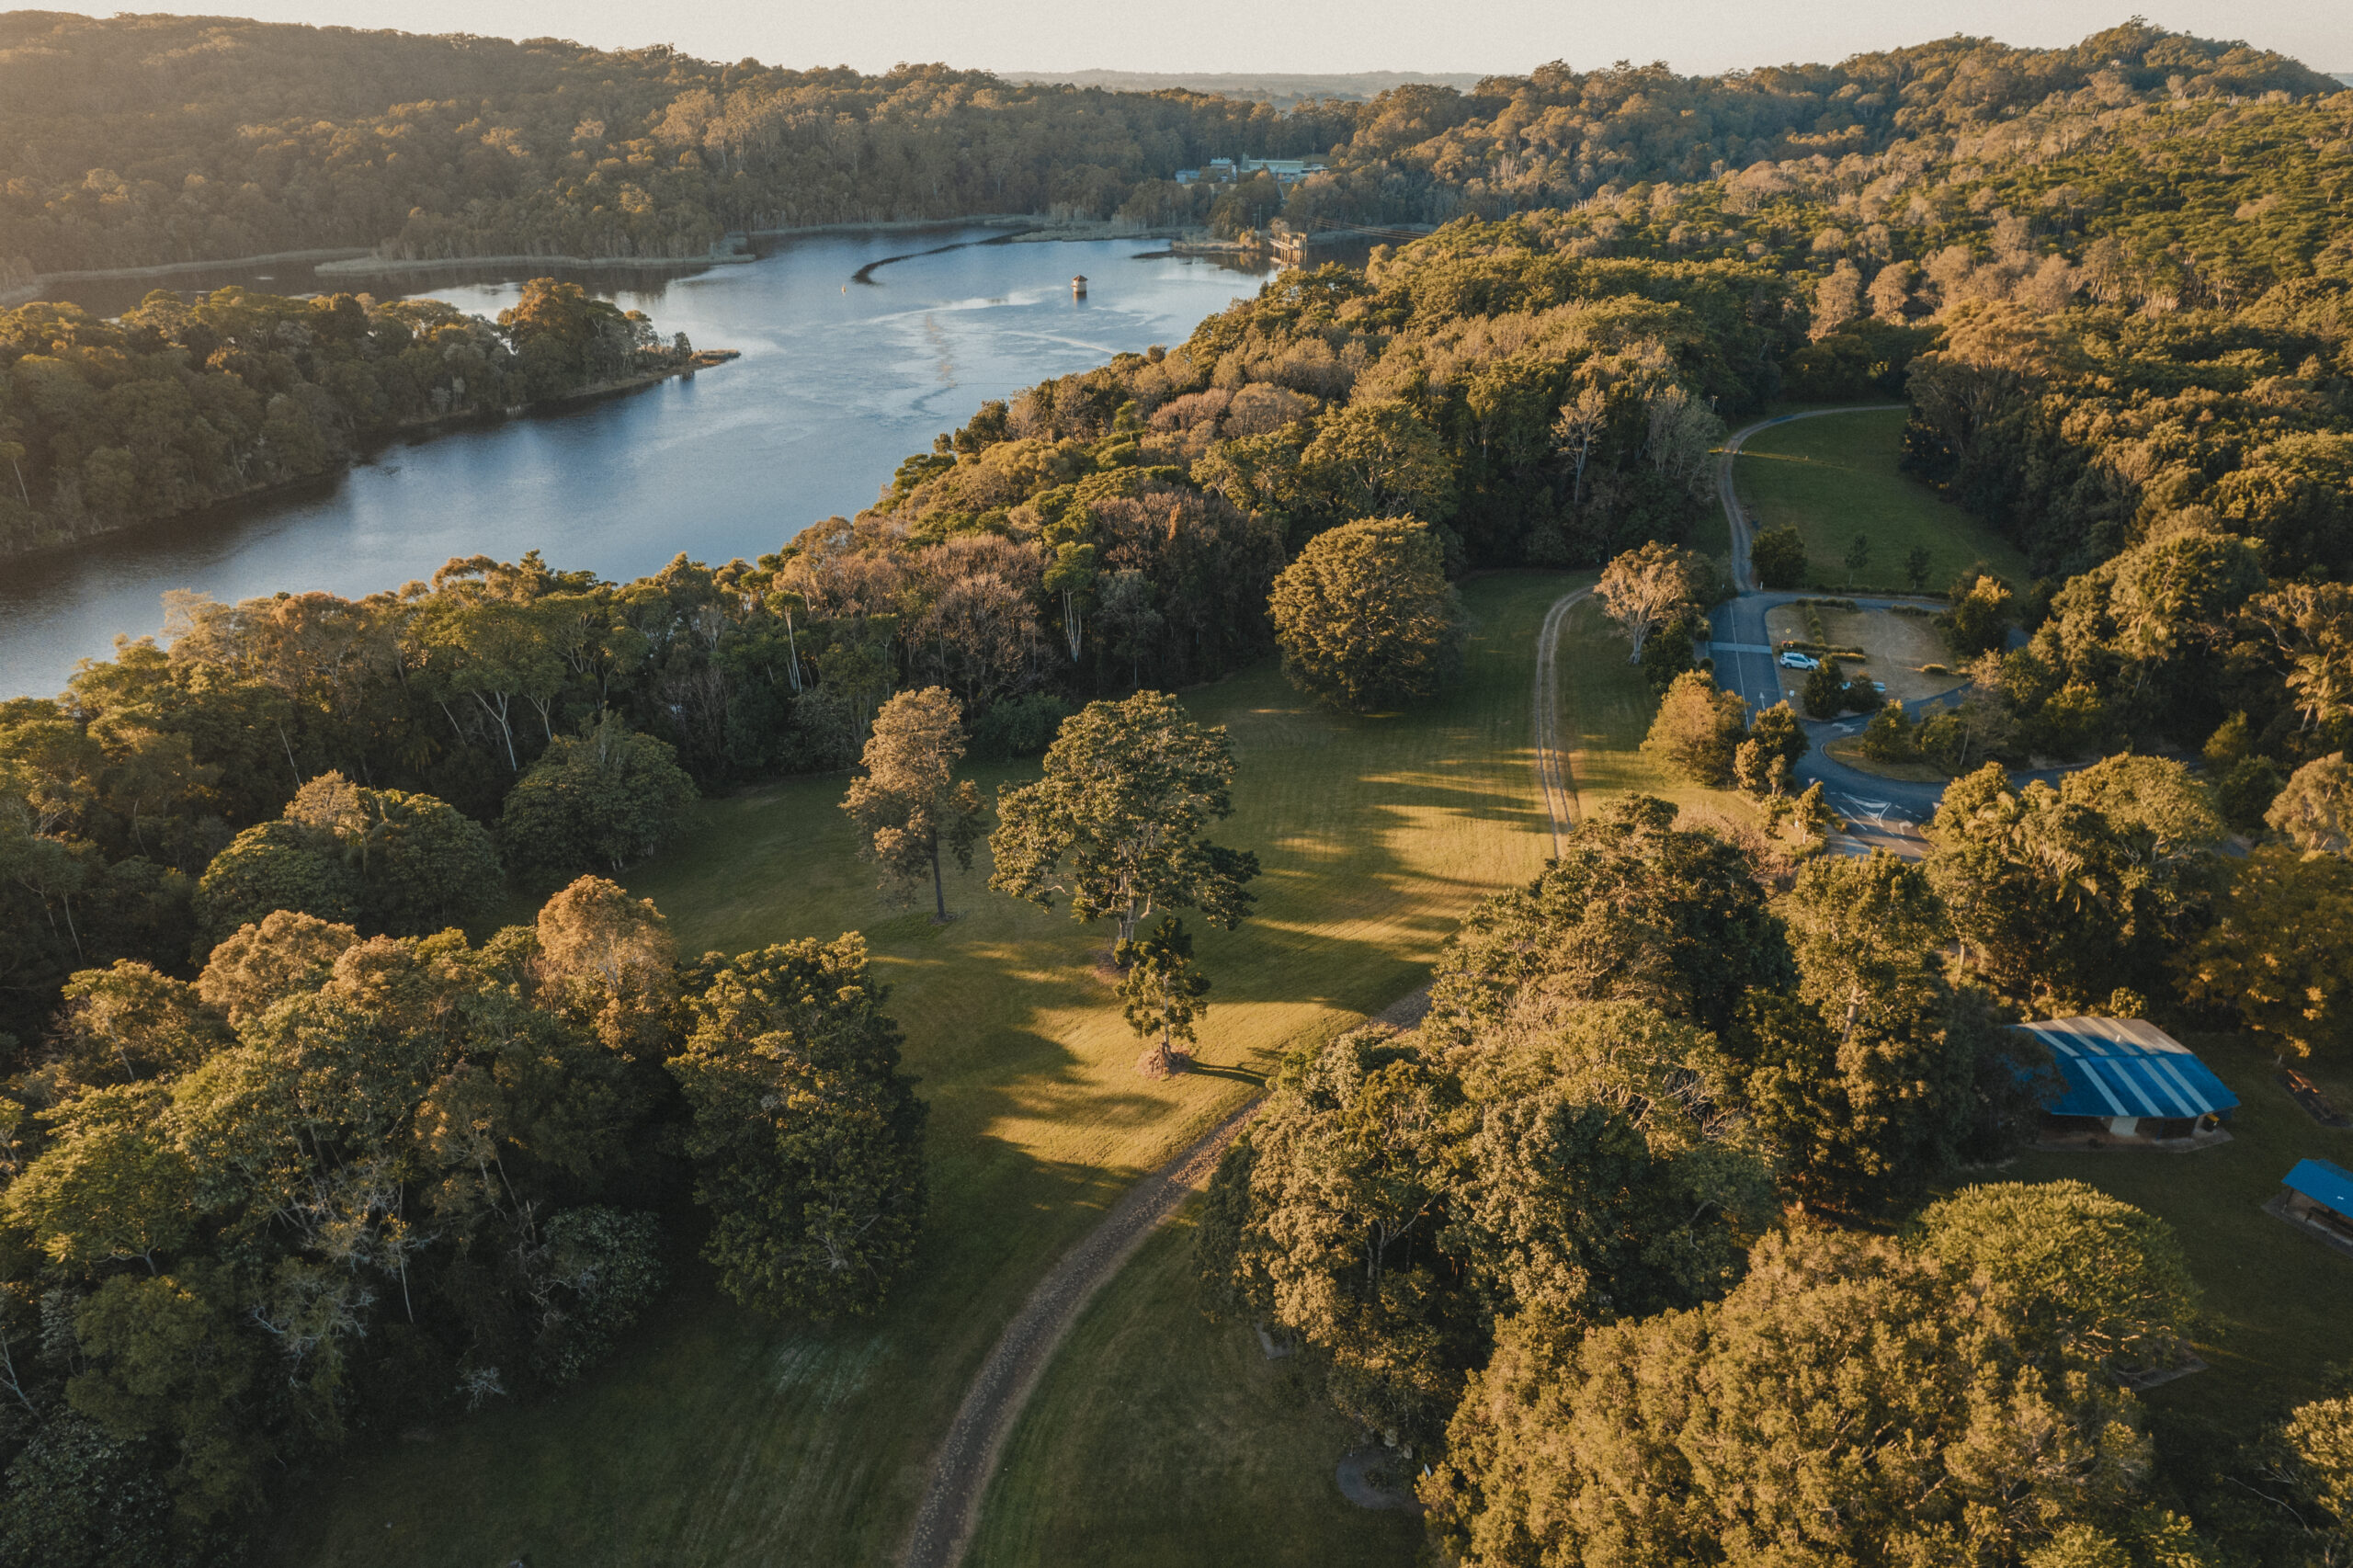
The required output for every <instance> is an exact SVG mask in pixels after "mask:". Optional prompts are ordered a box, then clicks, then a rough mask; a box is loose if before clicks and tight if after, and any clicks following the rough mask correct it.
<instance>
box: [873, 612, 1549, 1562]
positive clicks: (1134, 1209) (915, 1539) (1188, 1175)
mask: <svg viewBox="0 0 2353 1568" xmlns="http://www.w3.org/2000/svg"><path fill="white" fill-rule="evenodd" d="M1587 591H1588V590H1586V589H1582V588H1581V589H1579V590H1578V591H1577V592H1575V593H1573V594H1568V595H1564V596H1563V597H1561V598H1560V599H1558V600H1556V601H1555V602H1554V603H1553V605H1552V609H1551V610H1550V611H1549V612H1547V614H1546V615H1545V617H1544V624H1543V628H1542V630H1541V631H1540V632H1539V633H1538V634H1537V639H1536V696H1535V704H1536V711H1535V720H1536V729H1535V744H1536V777H1537V784H1538V787H1539V789H1540V792H1541V793H1542V795H1543V799H1544V808H1545V812H1546V814H1547V816H1549V817H1550V819H1551V821H1552V841H1553V844H1554V846H1556V847H1557V846H1559V844H1560V841H1561V838H1562V835H1564V834H1565V833H1566V832H1567V831H1568V829H1569V828H1570V826H1571V825H1572V824H1574V821H1575V811H1576V797H1575V794H1574V790H1573V789H1572V787H1571V784H1570V779H1569V770H1568V762H1567V758H1566V756H1564V755H1563V753H1562V751H1561V746H1560V691H1559V677H1558V674H1557V665H1558V664H1559V657H1558V655H1559V650H1560V640H1561V622H1562V620H1563V618H1565V617H1566V616H1567V614H1568V612H1569V608H1570V607H1571V606H1573V605H1574V604H1575V603H1576V602H1577V600H1579V599H1581V598H1583V597H1585V595H1586V592H1587ZM1428 1007H1429V990H1428V987H1427V986H1425V987H1423V988H1422V989H1421V990H1419V991H1416V992H1415V993H1414V994H1411V995H1409V996H1404V997H1401V998H1399V999H1398V1001H1397V1002H1396V1003H1395V1004H1394V1005H1393V1006H1391V1007H1390V1008H1389V1009H1388V1010H1387V1011H1386V1012H1384V1013H1382V1014H1381V1021H1382V1022H1384V1023H1392V1024H1395V1025H1397V1026H1398V1027H1400V1028H1412V1027H1413V1026H1414V1025H1415V1024H1417V1023H1419V1022H1420V1021H1421V1017H1422V1015H1423V1014H1424V1013H1425V1012H1427V1010H1428ZM1257 1108H1258V1102H1257V1101H1256V1100H1255V1099H1254V1100H1252V1101H1251V1102H1249V1103H1248V1104H1247V1105H1245V1106H1243V1107H1242V1108H1240V1109H1239V1110H1236V1111H1235V1112H1234V1113H1233V1115H1231V1116H1229V1117H1227V1118H1226V1119H1224V1120H1222V1121H1221V1122H1219V1123H1218V1124H1217V1125H1216V1126H1215V1127H1213V1128H1211V1129H1210V1131H1208V1132H1206V1133H1204V1134H1202V1136H1201V1137H1200V1138H1199V1139H1198V1140H1196V1141H1195V1142H1193V1143H1192V1144H1191V1146H1189V1147H1188V1148H1187V1149H1186V1150H1184V1152H1182V1153H1179V1154H1177V1155H1176V1158H1175V1159H1172V1160H1170V1161H1169V1162H1168V1163H1167V1164H1166V1165H1162V1166H1161V1167H1160V1168H1159V1169H1157V1170H1155V1171H1154V1172H1153V1173H1152V1174H1151V1175H1150V1176H1146V1177H1144V1178H1143V1179H1142V1181H1140V1182H1138V1183H1136V1185H1135V1186H1133V1187H1130V1188H1129V1189H1128V1191H1127V1193H1126V1194H1125V1195H1124V1196H1123V1197H1121V1198H1120V1201H1119V1202H1118V1203H1116V1204H1114V1205H1113V1206H1112V1209H1111V1211H1110V1212H1109V1213H1108V1214H1107V1215H1105V1216H1104V1217H1103V1221H1102V1223H1100V1224H1098V1225H1097V1226H1096V1227H1095V1229H1094V1230H1092V1231H1090V1232H1088V1233H1086V1238H1085V1239H1084V1240H1082V1241H1081V1242H1079V1244H1077V1245H1076V1246H1074V1247H1073V1248H1071V1249H1070V1251H1068V1252H1066V1253H1064V1254H1063V1256H1062V1257H1061V1258H1060V1260H1058V1261H1057V1262H1056V1263H1055V1265H1054V1267H1052V1268H1051V1269H1050V1270H1049V1271H1048V1272H1047V1274H1046V1277H1045V1278H1043V1279H1041V1280H1040V1281H1039V1282H1038V1288H1037V1289H1036V1290H1032V1291H1031V1292H1030V1293H1029V1300H1028V1301H1024V1302H1023V1303H1022V1304H1021V1310H1020V1311H1019V1312H1017V1313H1015V1314H1014V1317H1013V1321H1012V1322H1011V1323H1009V1324H1006V1327H1005V1333H1004V1334H1003V1335H999V1336H998V1338H997V1342H996V1344H995V1346H994V1347H993V1348H992V1349H991V1350H990V1351H989V1354H988V1359H987V1360H985V1361H983V1362H982V1363H981V1369H980V1372H979V1373H978V1374H977V1375H976V1376H975V1377H974V1378H973V1379H972V1387H971V1388H969V1389H967V1390H966V1391H965V1392H964V1403H962V1404H961V1405H960V1406H958V1407H957V1411H956V1418H955V1419H954V1420H953V1421H951V1422H949V1426H948V1436H947V1437H946V1439H945V1440H943V1441H942V1442H941V1444H940V1445H939V1450H938V1453H936V1454H935V1455H933V1457H932V1463H931V1476H930V1479H929V1481H928V1482H927V1483H926V1484H925V1487H924V1494H923V1502H922V1503H921V1505H920V1506H918V1507H917V1508H916V1510H915V1529H914V1531H913V1533H912V1534H911V1535H910V1536H909V1537H908V1540H907V1549H906V1551H905V1553H904V1555H903V1556H902V1557H901V1559H900V1562H901V1563H902V1564H903V1565H904V1568H957V1564H959V1563H961V1562H962V1561H963V1559H964V1553H965V1551H966V1550H967V1549H968V1548H969V1547H970V1546H971V1545H972V1531H973V1528H974V1527H975V1526H976V1525H978V1524H979V1522H980V1516H981V1500H982V1498H983V1496H984V1495H985V1494H986V1493H987V1491H988V1485H989V1481H990V1479H991V1478H992V1477H994V1476H995V1474H996V1469H997V1465H998V1464H999V1462H1000V1461H1002V1460H1003V1459H1004V1458H1005V1448H1006V1442H1007V1441H1008V1440H1009V1439H1010V1438H1011V1437H1012V1436H1013V1428H1014V1426H1015V1424H1016V1423H1017V1422H1018V1421H1019V1420H1020V1418H1021V1411H1022V1407H1023V1406H1025V1405H1027V1404H1028V1403H1029V1396H1030V1394H1031V1393H1033V1392H1035V1391H1036V1390H1037V1387H1038V1384H1039V1382H1040V1381H1041V1380H1042V1379H1043V1378H1044V1376H1045V1373H1046V1368H1047V1367H1048V1366H1049V1365H1050V1364H1051V1362H1052V1360H1053V1358H1054V1352H1055V1350H1057V1349H1058V1348H1060V1347H1061V1345H1062V1342H1063V1338H1064V1336H1066V1335H1068V1334H1069V1332H1070V1327H1071V1324H1074V1323H1076V1322H1077V1321H1078V1314H1079V1313H1080V1312H1082V1311H1083V1310H1085V1308H1086V1303H1087V1301H1089V1300H1091V1299H1092V1298H1093V1296H1094V1294H1095V1292H1096V1291H1097V1290H1099V1289H1101V1288H1102V1286H1103V1285H1104V1283H1105V1282H1106V1281H1108V1279H1110V1278H1111V1277H1112V1276H1113V1275H1115V1274H1117V1273H1118V1272H1119V1271H1120V1267H1121V1266H1122V1265H1124V1264H1125V1263H1126V1262H1127V1261H1128V1259H1129V1258H1131V1257H1132V1256H1135V1252H1136V1249H1137V1248H1138V1247H1140V1246H1142V1244H1143V1243H1144V1239H1145V1238H1146V1237H1147V1236H1149V1235H1151V1234H1152V1233H1153V1232H1154V1230H1156V1229H1158V1228H1159V1227H1160V1225H1161V1223H1162V1222H1163V1221H1165V1220H1167V1219H1168V1218H1169V1217H1170V1216H1171V1215H1173V1214H1175V1213H1176V1210H1179V1209H1181V1208H1183V1207H1184V1205H1185V1201H1186V1199H1189V1198H1191V1197H1192V1196H1193V1195H1194V1194H1195V1193H1197V1192H1199V1190H1200V1189H1201V1188H1202V1187H1205V1186H1207V1185H1208V1182H1209V1178H1210V1176H1211V1173H1212V1172H1214V1171H1215V1170H1216V1169H1217V1163H1218V1161H1219V1159H1220V1158H1221V1157H1222V1156H1223V1155H1224V1153H1225V1150H1226V1146H1227V1145H1228V1144H1230V1143H1232V1142H1233V1140H1234V1137H1235V1135H1236V1134H1237V1133H1239V1132H1240V1131H1242V1129H1243V1126H1244V1124H1245V1123H1246V1122H1247V1121H1248V1120H1249V1119H1250V1118H1251V1116H1252V1115H1253V1114H1255V1113H1256V1110H1257Z"/></svg>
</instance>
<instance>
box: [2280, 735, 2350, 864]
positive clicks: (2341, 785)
mask: <svg viewBox="0 0 2353 1568" xmlns="http://www.w3.org/2000/svg"><path fill="white" fill-rule="evenodd" d="M2263 820H2264V821H2265V822H2267V823H2268V824H2270V825H2271V827H2272V829H2273V830H2274V831H2275V832H2278V833H2279V834H2282V835H2285V836H2286V837H2287V840H2288V842H2289V843H2290V844H2292V845H2294V846H2296V847H2297V848H2299V849H2301V850H2302V851H2304V852H2305V853H2306V854H2311V855H2343V854H2346V853H2347V851H2348V850H2353V763H2348V762H2347V760H2346V757H2345V754H2344V753H2343V752H2341V751H2340V752H2332V753H2330V754H2329V755H2328V756H2324V757H2319V758H2316V759H2315V760H2313V761H2311V762H2308V763H2306V764H2304V765H2303V766H2302V767H2299V768H2298V769H2296V771H2295V772H2294V773H2292V774H2290V775H2289V778H2288V782H2287V785H2286V787H2285V788H2283V789H2282V790H2280V791H2279V797H2278V799H2276V800H2274V801H2272V802H2271V808H2270V810H2269V811H2268V812H2265V813H2264V818H2263Z"/></svg>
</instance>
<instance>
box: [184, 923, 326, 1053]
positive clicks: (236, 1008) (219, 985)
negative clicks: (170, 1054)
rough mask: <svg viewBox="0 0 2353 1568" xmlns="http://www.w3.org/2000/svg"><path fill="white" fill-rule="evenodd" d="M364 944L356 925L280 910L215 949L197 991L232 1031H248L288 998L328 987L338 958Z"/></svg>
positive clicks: (241, 929) (246, 927) (241, 930)
mask: <svg viewBox="0 0 2353 1568" xmlns="http://www.w3.org/2000/svg"><path fill="white" fill-rule="evenodd" d="M358 945H359V933H358V930H357V929H355V928H354V927H352V926H341V925H335V924H333V923H331V922H328V921H324V920H321V919H319V918H318V917H317V916H316V915H304V914H302V913H301V912H300V911H298V910H290V909H280V910H276V911H273V912H272V913H270V914H268V915H264V916H263V917H262V918H261V920H260V921H259V922H258V923H257V924H255V925H251V926H239V927H238V928H237V929H236V930H234V931H233V932H231V933H230V934H229V935H228V936H227V937H223V938H222V940H221V941H220V942H218V943H216V944H215V945H214V946H213V949H212V953H211V956H210V958H208V959H207V960H205V964H204V972H203V973H202V974H200V975H199V976H198V977H197V982H196V992H197V994H198V995H199V997H201V998H202V999H203V1001H204V1004H205V1006H208V1007H210V1008H212V1009H214V1010H215V1011H217V1012H218V1013H220V1014H221V1016H222V1017H225V1018H226V1019H228V1021H229V1026H230V1028H244V1026H245V1025H246V1023H248V1022H249V1021H251V1020H252V1019H255V1018H258V1017H261V1015H262V1014H264V1013H267V1012H268V1011H269V1009H270V1008H271V1007H272V1006H275V1005H276V1004H278V1002H280V1001H282V1000H284V999H285V998H286V997H289V996H292V995H295V994H299V993H301V992H307V991H316V990H317V989H318V988H319V987H320V986H322V985H324V984H325V983H327V977H328V976H329V975H331V974H333V973H334V972H335V960H337V959H340V958H341V957H342V956H343V955H344V954H345V953H347V952H348V951H350V950H351V949H353V948H356V947H358Z"/></svg>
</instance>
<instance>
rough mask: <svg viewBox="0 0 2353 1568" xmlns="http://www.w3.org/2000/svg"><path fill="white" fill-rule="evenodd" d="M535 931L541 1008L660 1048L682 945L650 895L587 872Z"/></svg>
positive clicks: (636, 1045)
mask: <svg viewBox="0 0 2353 1568" xmlns="http://www.w3.org/2000/svg"><path fill="white" fill-rule="evenodd" d="M532 935H533V936H534V937H536V938H537V939H538V944H539V960H538V963H537V965H536V969H537V975H536V978H537V980H538V981H539V986H540V997H539V999H540V1004H541V1006H550V1007H552V1008H554V1009H556V1010H559V1011H562V1012H563V1013H565V1014H566V1015H567V1016H569V1017H575V1018H577V1019H579V1020H580V1021H582V1022H583V1023H585V1024H586V1025H587V1026H588V1027H589V1028H593V1029H594V1030H595V1031H596V1033H597V1039H599V1040H602V1041H604V1043H605V1045H606V1046H607V1047H608V1049H610V1050H613V1051H621V1052H624V1053H626V1054H630V1055H634V1056H639V1057H646V1056H650V1055H652V1054H653V1053H654V1052H655V1051H658V1050H659V1049H660V1047H661V1046H662V1044H663V1042H664V1040H665V1039H666V1038H667V1033H668V1030H669V1028H670V1024H671V1009H672V1007H673V1006H675V1005H676V1002H677V997H678V944H677V942H676V940H675V939H674V938H673V937H671V935H670V923H669V922H668V921H667V920H665V919H664V918H663V915H662V912H661V911H660V910H659V909H656V908H655V907H654V901H653V900H652V899H650V898H640V899H632V898H631V897H630V896H629V894H628V893H627V892H624V891H623V890H622V889H621V888H620V887H618V886H616V885H615V884H613V883H611V882H608V881H605V879H603V878H602V877H582V878H581V879H579V880H578V881H574V883H573V884H572V885H571V886H569V887H567V888H564V889H563V891H562V892H558V893H557V894H556V895H555V896H554V897H552V898H551V899H549V900H548V901H547V903H544V904H542V905H540V915H539V919H538V920H537V921H536V922H535V923H534V924H533V926H532ZM207 973H208V974H209V973H210V971H207Z"/></svg>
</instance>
